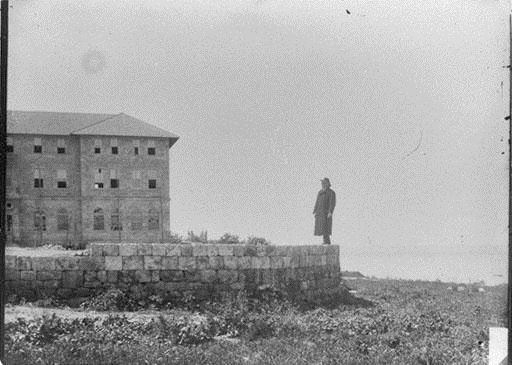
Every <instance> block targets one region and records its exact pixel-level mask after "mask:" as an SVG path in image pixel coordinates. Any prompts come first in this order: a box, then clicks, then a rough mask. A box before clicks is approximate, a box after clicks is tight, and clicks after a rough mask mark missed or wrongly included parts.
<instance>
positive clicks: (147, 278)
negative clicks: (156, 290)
mask: <svg viewBox="0 0 512 365" xmlns="http://www.w3.org/2000/svg"><path fill="white" fill-rule="evenodd" d="M135 280H136V281H137V282H139V283H150V282H151V271H149V270H136V271H135Z"/></svg>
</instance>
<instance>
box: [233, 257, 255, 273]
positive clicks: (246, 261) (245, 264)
mask: <svg viewBox="0 0 512 365" xmlns="http://www.w3.org/2000/svg"><path fill="white" fill-rule="evenodd" d="M236 258H237V259H238V268H240V269H242V270H246V269H250V268H251V266H252V265H251V262H252V259H251V257H250V256H242V257H238V256H237V257H236Z"/></svg>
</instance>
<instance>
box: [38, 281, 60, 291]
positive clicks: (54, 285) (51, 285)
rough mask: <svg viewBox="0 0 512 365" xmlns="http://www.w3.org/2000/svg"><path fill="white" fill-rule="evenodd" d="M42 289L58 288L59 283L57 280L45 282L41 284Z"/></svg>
mask: <svg viewBox="0 0 512 365" xmlns="http://www.w3.org/2000/svg"><path fill="white" fill-rule="evenodd" d="M42 283H43V287H44V288H55V289H56V288H59V287H60V281H59V280H45V281H43V282H42Z"/></svg>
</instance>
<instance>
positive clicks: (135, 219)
mask: <svg viewBox="0 0 512 365" xmlns="http://www.w3.org/2000/svg"><path fill="white" fill-rule="evenodd" d="M131 228H132V231H141V230H142V213H141V212H139V211H135V212H133V213H132V217H131Z"/></svg>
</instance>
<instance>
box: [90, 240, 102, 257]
mask: <svg viewBox="0 0 512 365" xmlns="http://www.w3.org/2000/svg"><path fill="white" fill-rule="evenodd" d="M89 253H90V255H91V256H103V246H102V245H101V244H99V243H91V246H90V247H89Z"/></svg>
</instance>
